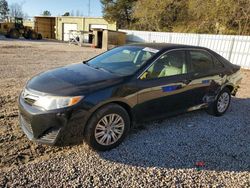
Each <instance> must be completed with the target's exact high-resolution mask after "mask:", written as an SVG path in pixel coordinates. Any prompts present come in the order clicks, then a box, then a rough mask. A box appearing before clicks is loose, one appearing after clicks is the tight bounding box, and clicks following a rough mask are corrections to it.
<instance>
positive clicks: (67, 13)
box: [63, 12, 74, 16]
mask: <svg viewBox="0 0 250 188" xmlns="http://www.w3.org/2000/svg"><path fill="white" fill-rule="evenodd" d="M63 16H70V13H69V12H65V13H64V15H63ZM71 16H74V15H71Z"/></svg>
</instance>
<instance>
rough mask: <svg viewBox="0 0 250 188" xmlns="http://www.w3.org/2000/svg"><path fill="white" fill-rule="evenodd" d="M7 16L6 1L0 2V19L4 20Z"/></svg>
mask: <svg viewBox="0 0 250 188" xmlns="http://www.w3.org/2000/svg"><path fill="white" fill-rule="evenodd" d="M8 14H9V6H8V2H7V1H6V0H0V19H3V20H4V19H6V18H7V16H8Z"/></svg>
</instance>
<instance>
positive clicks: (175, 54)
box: [147, 50, 187, 78]
mask: <svg viewBox="0 0 250 188" xmlns="http://www.w3.org/2000/svg"><path fill="white" fill-rule="evenodd" d="M186 73H187V64H186V55H185V51H181V50H177V51H172V52H168V53H166V54H163V55H162V56H161V57H160V58H159V59H158V60H156V61H155V63H154V64H153V65H152V66H151V67H150V68H149V69H148V71H147V74H148V75H147V78H162V77H168V76H175V75H181V74H186Z"/></svg>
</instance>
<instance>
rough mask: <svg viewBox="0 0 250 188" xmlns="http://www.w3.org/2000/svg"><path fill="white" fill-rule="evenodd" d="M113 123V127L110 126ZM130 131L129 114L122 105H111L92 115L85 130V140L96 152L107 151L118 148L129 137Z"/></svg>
mask: <svg viewBox="0 0 250 188" xmlns="http://www.w3.org/2000/svg"><path fill="white" fill-rule="evenodd" d="M112 119H113V121H112ZM118 120H119V121H118ZM111 121H112V122H113V125H111V126H110V122H111ZM105 122H106V127H105ZM115 122H117V123H115ZM122 124H123V125H124V126H122ZM129 129H130V117H129V115H128V112H127V111H126V110H125V109H124V108H122V107H121V106H120V105H117V104H109V105H106V106H104V107H101V108H100V109H99V110H97V111H96V112H95V113H94V114H93V115H92V117H91V118H90V120H89V121H88V124H87V127H86V129H85V133H84V138H85V141H86V142H87V144H88V145H89V146H90V147H91V148H93V149H94V150H98V151H106V150H110V149H113V148H115V147H116V146H118V145H119V144H120V143H121V142H122V141H123V140H124V139H125V137H126V136H127V134H128V132H129ZM119 133H120V134H119ZM114 134H115V135H114ZM102 135H103V136H102ZM107 135H109V136H107ZM104 137H105V139H104ZM102 138H103V140H102ZM114 138H116V139H114Z"/></svg>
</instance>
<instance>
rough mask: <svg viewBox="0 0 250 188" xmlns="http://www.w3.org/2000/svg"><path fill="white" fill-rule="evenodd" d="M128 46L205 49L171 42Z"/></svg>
mask: <svg viewBox="0 0 250 188" xmlns="http://www.w3.org/2000/svg"><path fill="white" fill-rule="evenodd" d="M128 46H141V47H149V48H154V49H157V50H170V49H178V48H198V49H205V48H203V47H199V46H191V45H184V44H172V43H132V44H129V45H128Z"/></svg>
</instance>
